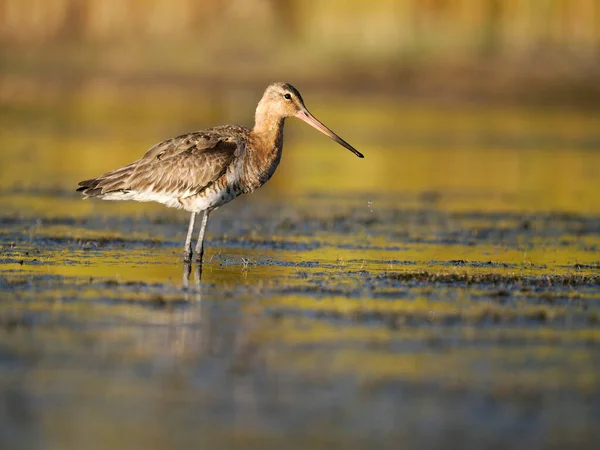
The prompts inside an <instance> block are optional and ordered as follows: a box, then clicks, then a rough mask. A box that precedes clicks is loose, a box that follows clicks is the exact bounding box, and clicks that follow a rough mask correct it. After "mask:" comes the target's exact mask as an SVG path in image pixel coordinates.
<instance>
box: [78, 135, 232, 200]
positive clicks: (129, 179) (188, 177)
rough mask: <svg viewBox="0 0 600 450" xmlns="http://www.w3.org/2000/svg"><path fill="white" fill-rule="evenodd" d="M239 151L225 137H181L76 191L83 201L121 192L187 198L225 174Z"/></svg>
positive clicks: (149, 151) (83, 185)
mask: <svg viewBox="0 0 600 450" xmlns="http://www.w3.org/2000/svg"><path fill="white" fill-rule="evenodd" d="M207 137H208V138H210V139H208V138H207ZM236 148H237V141H232V140H229V139H227V138H226V137H222V136H217V137H215V136H214V135H212V136H211V135H206V134H204V135H202V134H200V135H198V134H195V133H194V134H191V135H186V136H180V137H178V138H173V139H169V140H167V141H164V142H162V143H159V144H157V145H155V146H154V147H152V148H151V149H150V150H148V152H147V153H146V154H145V155H144V156H143V157H142V158H141V159H139V160H138V161H135V162H133V163H131V164H129V165H127V166H124V167H121V168H119V169H116V170H113V171H112V172H108V173H106V174H104V175H101V176H99V177H98V178H94V179H91V180H85V181H82V182H80V183H79V186H80V187H79V189H77V190H78V191H82V192H83V198H88V197H103V196H106V195H107V194H118V193H128V194H129V193H131V194H133V195H134V197H135V194H140V195H148V194H164V195H169V196H172V197H173V198H181V197H187V196H189V195H194V194H196V193H198V192H200V191H202V189H204V188H205V187H206V186H207V185H209V184H210V183H211V182H213V181H215V180H216V179H217V178H219V177H220V176H221V175H223V174H224V173H225V172H226V170H227V167H228V166H229V164H230V163H231V161H232V159H233V156H234V154H235V150H236ZM134 197H132V199H133V198H134Z"/></svg>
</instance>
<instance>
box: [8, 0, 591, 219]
mask: <svg viewBox="0 0 600 450" xmlns="http://www.w3.org/2000/svg"><path fill="white" fill-rule="evenodd" d="M0 40H1V47H0V117H1V122H0V126H1V127H2V137H1V138H0V139H1V141H2V146H1V150H0V151H1V152H2V157H3V159H4V161H5V162H6V161H8V162H10V164H6V163H5V164H2V169H0V173H1V175H2V181H1V182H0V183H1V185H2V187H3V188H4V189H7V188H8V189H16V188H19V189H21V188H26V189H29V188H32V187H35V188H43V189H46V188H52V189H57V188H58V189H67V188H68V189H71V187H72V186H73V185H74V184H73V183H76V182H77V181H79V180H80V179H84V178H89V177H90V176H94V175H97V174H98V173H100V172H105V171H108V170H110V169H112V168H114V167H115V166H118V165H121V164H125V163H127V162H129V161H131V160H133V159H136V158H137V157H139V156H140V155H141V154H143V152H144V151H145V150H146V149H147V148H149V147H150V146H151V145H153V144H154V143H156V142H158V141H160V140H162V139H165V138H167V137H170V136H172V135H176V134H180V133H184V132H189V131H192V130H196V129H202V128H206V127H209V126H214V125H217V124H223V123H239V124H242V125H248V126H250V125H251V124H252V121H253V111H254V108H255V105H256V103H257V101H258V100H259V98H260V96H261V94H262V91H263V90H264V88H265V87H266V85H268V84H269V83H270V82H272V81H276V80H284V81H287V82H290V83H292V84H294V85H296V87H298V88H299V90H300V91H301V92H302V93H303V95H304V98H305V101H306V103H307V105H308V107H309V109H311V110H312V112H313V113H315V115H316V116H317V117H319V118H321V120H323V121H324V122H325V123H327V124H328V125H330V126H331V128H333V129H334V130H335V131H337V132H339V134H341V135H342V136H343V137H345V138H346V139H347V140H349V141H350V142H351V143H352V144H353V145H355V146H356V147H357V148H359V149H360V150H361V151H363V152H364V153H365V154H366V155H367V159H366V160H365V161H364V162H362V161H358V160H355V158H351V157H350V155H349V154H345V152H343V151H342V150H341V149H339V148H334V147H335V145H334V144H332V143H330V142H325V140H324V138H323V137H322V136H320V135H318V133H314V132H313V131H311V130H309V129H308V128H306V127H305V126H304V125H298V124H293V125H291V126H288V128H287V130H288V131H287V136H291V137H289V138H288V139H287V142H288V145H287V146H286V156H285V157H284V158H283V163H282V166H281V168H280V172H281V175H280V176H276V177H275V178H274V179H273V180H272V182H271V184H272V186H271V187H270V188H268V193H269V194H270V195H286V194H285V193H282V192H280V191H281V189H279V188H280V187H281V186H283V185H285V186H286V190H287V193H288V194H291V195H296V194H299V193H300V194H301V193H304V192H309V191H310V192H312V191H321V190H323V189H325V190H331V189H332V190H336V189H339V190H343V191H344V192H349V191H350V192H352V191H361V192H378V191H380V190H385V191H390V190H391V191H394V192H395V191H408V192H423V191H427V192H431V191H434V192H437V193H439V194H440V195H441V196H442V197H441V198H442V200H443V195H444V192H449V191H451V190H469V189H473V188H476V189H478V190H479V191H480V192H488V193H489V194H490V196H489V199H488V201H482V202H481V205H479V206H481V207H486V208H490V207H491V208H498V207H499V208H510V209H519V210H522V209H528V208H529V207H530V205H532V204H535V205H536V207H542V208H545V209H559V210H568V211H592V210H598V208H600V205H599V203H598V201H597V199H596V197H597V196H596V195H593V194H591V191H592V190H593V189H596V188H597V187H598V184H597V182H596V180H595V179H596V178H597V177H595V171H594V173H591V170H592V169H591V168H592V167H598V162H600V160H599V159H598V158H599V157H598V155H597V154H596V153H595V152H594V151H595V150H597V149H598V147H600V131H599V129H600V127H599V126H598V124H599V123H600V116H599V114H600V108H599V105H600V83H598V80H599V79H600V1H599V0H572V1H562V0H528V1H527V0H526V1H521V0H506V1H498V0H481V1H477V2H473V1H468V0H386V1H379V2H367V1H360V0H357V1H351V2H348V1H336V0H332V1H328V2H319V1H316V0H306V1H300V0H285V1H283V0H282V1H275V0H244V1H241V0H223V1H216V0H204V1H193V0H178V1H171V0H122V1H119V2H106V1H102V0H54V1H51V2H49V1H45V0H0ZM292 122H294V121H292ZM474 169H475V170H474ZM358 170H360V174H361V176H359V177H348V176H347V174H348V172H349V171H351V172H354V173H356V171H358ZM329 173H332V174H333V179H335V182H331V181H329V182H328V181H327V180H328V179H330V178H329V177H325V176H324V175H325V174H329ZM278 187H279V188H278ZM492 192H495V193H496V194H499V195H495V196H494V195H492ZM269 194H265V195H269ZM507 195H508V196H511V198H512V200H511V203H510V204H506V203H501V204H495V203H494V200H492V203H491V204H490V203H489V200H490V199H492V198H496V200H498V199H500V198H501V197H502V198H505V199H506V198H507ZM498 201H500V200H498ZM539 202H542V204H541V205H540V203H539ZM442 203H443V202H442ZM490 205H492V206H490ZM471 206H472V205H471Z"/></svg>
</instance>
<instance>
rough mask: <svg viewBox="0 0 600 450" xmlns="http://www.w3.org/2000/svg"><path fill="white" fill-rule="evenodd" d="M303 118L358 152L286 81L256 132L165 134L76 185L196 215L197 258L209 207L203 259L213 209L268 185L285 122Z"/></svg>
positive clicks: (262, 108)
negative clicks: (112, 167)
mask: <svg viewBox="0 0 600 450" xmlns="http://www.w3.org/2000/svg"><path fill="white" fill-rule="evenodd" d="M292 116H295V117H298V118H299V119H302V120H304V121H305V122H307V123H308V124H309V125H311V126H313V127H315V128H316V129H318V130H319V131H321V132H323V133H324V134H326V135H327V136H329V137H331V138H332V139H333V140H335V141H336V142H338V143H339V144H340V145H342V146H344V147H346V148H347V149H349V150H350V151H352V152H353V153H354V154H356V155H357V156H359V157H361V158H362V157H363V155H362V154H361V153H359V152H358V151H357V150H355V149H354V148H353V147H352V146H351V145H350V144H348V143H347V142H346V141H344V140H343V139H341V138H340V137H339V136H337V135H336V134H335V133H333V132H332V131H331V130H329V129H328V128H327V127H325V125H323V124H322V123H321V122H319V121H318V120H317V119H316V118H315V117H314V116H313V115H312V114H310V113H309V112H308V110H307V109H306V106H304V102H303V100H302V97H301V95H300V93H299V92H298V91H297V90H296V89H295V88H294V87H293V86H291V85H289V84H286V83H273V84H271V85H270V86H269V87H267V89H266V90H265V93H264V95H263V97H262V99H261V100H260V102H259V104H258V106H257V108H256V114H255V125H254V128H253V129H252V130H250V129H247V128H244V127H240V126H238V125H224V126H220V127H215V128H209V129H206V130H203V131H197V132H193V133H189V134H184V135H181V136H177V137H175V138H172V139H167V140H166V141H163V142H161V143H159V144H156V145H155V146H154V147H152V148H151V149H150V150H148V152H147V153H146V154H145V155H144V156H143V157H142V158H140V159H138V160H137V161H135V162H133V163H131V164H128V165H127V166H124V167H121V168H119V169H116V170H113V171H112V172H108V173H106V174H104V175H101V176H99V177H97V178H93V179H91V180H86V181H82V182H80V183H79V188H78V189H77V190H78V191H81V192H82V194H83V198H84V199H86V198H90V197H98V198H101V199H103V200H136V201H156V202H159V203H163V204H165V205H167V206H169V207H177V208H183V209H185V210H187V211H190V212H191V213H192V216H191V219H190V226H189V229H188V235H187V239H186V245H185V255H184V258H185V260H186V261H189V260H190V259H191V256H192V252H191V233H192V232H193V227H194V221H195V217H196V214H197V213H198V212H200V211H204V212H205V213H204V217H203V222H202V227H201V230H200V236H199V238H198V245H197V246H196V253H197V260H198V261H199V262H201V261H202V252H203V240H204V233H205V230H206V223H207V221H208V215H209V213H210V212H211V211H212V210H214V209H216V208H218V207H219V206H221V205H223V204H225V203H227V202H229V201H231V200H233V199H234V198H235V197H237V196H239V195H241V194H247V193H250V192H252V191H254V190H255V189H257V188H259V187H260V186H262V185H263V184H264V183H266V182H267V181H268V180H269V179H270V178H271V176H272V175H273V173H274V172H275V169H276V168H277V166H278V164H279V161H280V159H281V152H282V148H283V124H284V120H285V119H286V118H287V117H292Z"/></svg>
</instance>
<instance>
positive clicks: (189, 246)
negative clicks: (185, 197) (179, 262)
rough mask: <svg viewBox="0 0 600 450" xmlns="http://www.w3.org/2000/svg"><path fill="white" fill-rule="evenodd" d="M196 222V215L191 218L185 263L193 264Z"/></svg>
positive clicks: (184, 250)
mask: <svg viewBox="0 0 600 450" xmlns="http://www.w3.org/2000/svg"><path fill="white" fill-rule="evenodd" d="M195 222H196V213H195V212H193V213H192V217H190V226H189V227H188V233H187V237H186V238H185V247H184V249H183V262H184V263H189V262H192V234H193V233H194V223H195Z"/></svg>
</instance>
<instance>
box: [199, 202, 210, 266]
mask: <svg viewBox="0 0 600 450" xmlns="http://www.w3.org/2000/svg"><path fill="white" fill-rule="evenodd" d="M209 214H210V211H209V210H208V209H207V210H206V211H204V216H202V225H201V226H200V233H199V234H198V243H197V244H196V262H197V263H198V265H200V266H201V265H202V256H204V234H205V233H206V224H207V223H208V215H209Z"/></svg>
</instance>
